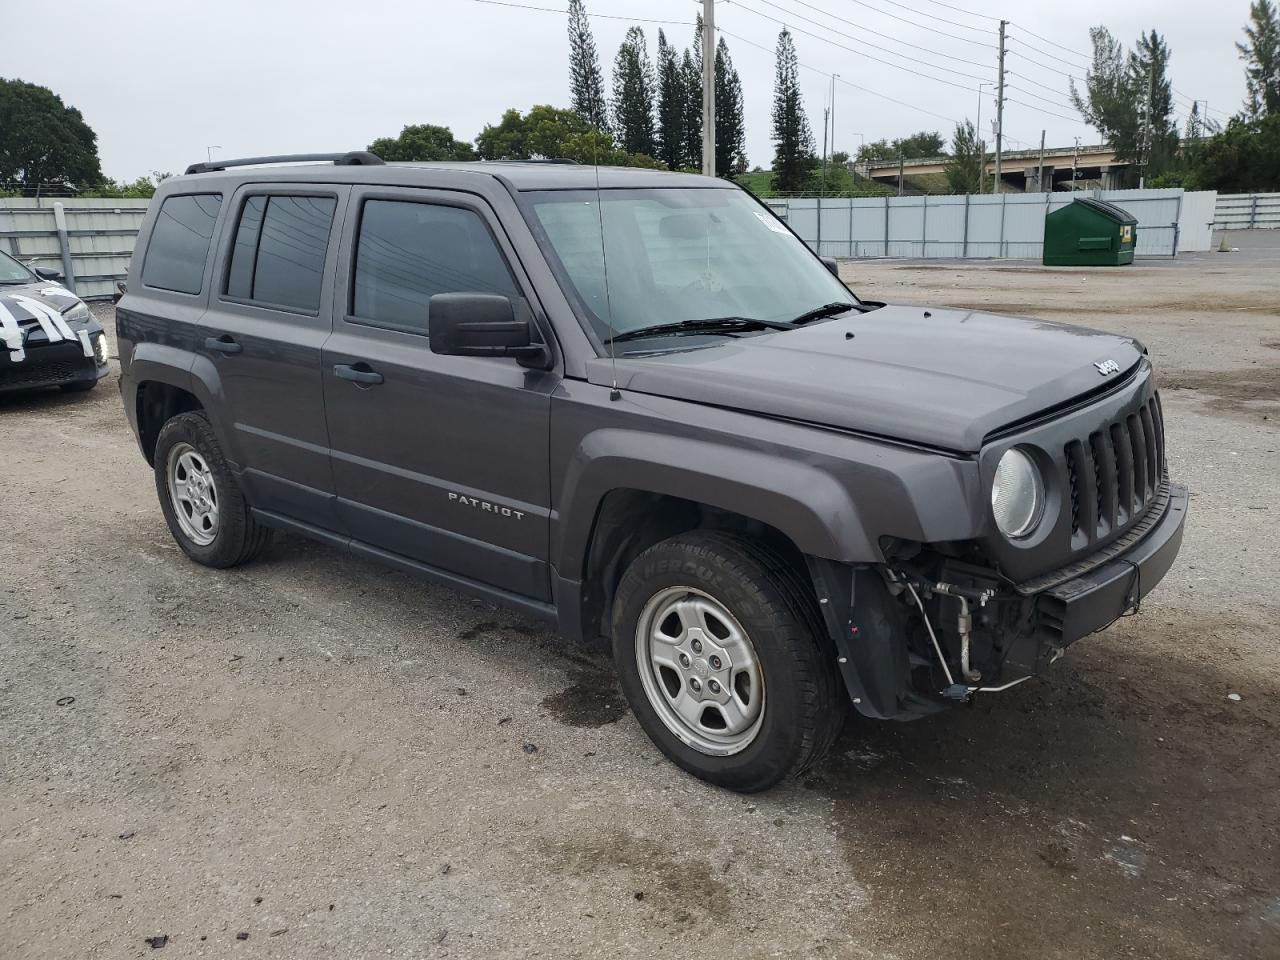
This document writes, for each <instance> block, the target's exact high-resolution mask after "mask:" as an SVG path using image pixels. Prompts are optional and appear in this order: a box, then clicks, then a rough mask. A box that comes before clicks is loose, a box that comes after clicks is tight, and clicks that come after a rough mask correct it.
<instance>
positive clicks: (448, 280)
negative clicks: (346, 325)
mask: <svg viewBox="0 0 1280 960" xmlns="http://www.w3.org/2000/svg"><path fill="white" fill-rule="evenodd" d="M353 286H354V292H353V295H352V304H351V312H352V314H353V315H354V316H355V317H356V318H357V319H358V320H360V321H362V322H364V323H369V324H372V325H374V326H379V327H391V328H393V329H396V330H405V331H408V332H410V333H426V332H427V305H428V301H430V299H431V297H432V296H433V295H435V294H437V293H497V294H501V295H502V296H505V297H513V298H514V297H517V296H519V292H518V290H517V289H516V284H515V280H514V279H512V276H511V271H510V270H509V269H508V268H507V264H506V261H505V260H504V259H503V257H502V252H501V251H500V250H499V249H498V245H497V243H496V241H495V240H494V239H493V235H492V234H490V233H489V228H488V227H487V226H485V222H484V220H482V219H481V218H480V216H479V214H477V213H475V212H474V211H472V210H466V209H463V208H461V207H447V206H443V205H440V204H431V203H416V202H413V201H402V200H368V201H366V202H365V204H364V211H363V214H362V215H361V217H360V233H359V236H358V238H357V241H356V264H355V283H354V285H353Z"/></svg>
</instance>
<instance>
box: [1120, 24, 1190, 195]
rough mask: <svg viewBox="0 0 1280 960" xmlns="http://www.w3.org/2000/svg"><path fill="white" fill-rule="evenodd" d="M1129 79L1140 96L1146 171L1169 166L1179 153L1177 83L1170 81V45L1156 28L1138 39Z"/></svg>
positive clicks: (1141, 142) (1157, 171)
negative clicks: (1176, 117) (1175, 109)
mask: <svg viewBox="0 0 1280 960" xmlns="http://www.w3.org/2000/svg"><path fill="white" fill-rule="evenodd" d="M1129 78H1130V85H1131V87H1132V89H1134V90H1136V91H1137V93H1138V95H1139V97H1140V98H1141V99H1140V101H1139V109H1138V115H1139V120H1140V128H1139V140H1138V148H1139V151H1140V154H1141V159H1142V162H1143V164H1144V171H1143V172H1144V174H1145V175H1146V176H1148V177H1151V176H1155V175H1157V174H1160V173H1162V172H1164V171H1165V170H1167V169H1169V166H1170V165H1171V164H1172V162H1173V159H1174V157H1175V156H1177V153H1178V127H1177V123H1176V121H1175V120H1174V116H1173V86H1172V84H1171V83H1170V82H1169V45H1168V44H1167V43H1165V42H1164V38H1163V37H1161V36H1160V34H1158V33H1156V32H1155V31H1154V30H1152V31H1151V32H1150V33H1146V34H1143V35H1142V36H1140V37H1139V38H1138V45H1137V47H1136V48H1135V49H1134V52H1133V53H1131V54H1130V55H1129Z"/></svg>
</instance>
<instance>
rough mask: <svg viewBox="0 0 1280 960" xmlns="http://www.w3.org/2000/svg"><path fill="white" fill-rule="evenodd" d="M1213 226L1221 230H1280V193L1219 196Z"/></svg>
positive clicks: (1227, 194)
mask: <svg viewBox="0 0 1280 960" xmlns="http://www.w3.org/2000/svg"><path fill="white" fill-rule="evenodd" d="M1213 225H1214V227H1215V228H1217V229H1219V230H1274V229H1278V228H1280V193H1226V194H1219V195H1218V202H1217V204H1216V205H1215V206H1214V209H1213Z"/></svg>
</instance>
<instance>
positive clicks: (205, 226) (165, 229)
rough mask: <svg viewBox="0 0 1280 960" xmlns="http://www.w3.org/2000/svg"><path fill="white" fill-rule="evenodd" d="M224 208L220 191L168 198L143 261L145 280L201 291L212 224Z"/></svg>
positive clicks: (149, 284) (175, 288) (155, 284)
mask: <svg viewBox="0 0 1280 960" xmlns="http://www.w3.org/2000/svg"><path fill="white" fill-rule="evenodd" d="M221 208H222V194H220V193H192V194H182V195H179V196H173V197H169V198H167V199H166V200H165V201H164V203H163V204H162V205H161V207H160V213H159V214H158V215H157V216H156V223H155V226H154V227H152V228H151V237H150V239H149V240H148V241H147V252H146V259H145V260H144V261H143V264H142V284H143V286H147V287H156V288H158V289H160V290H173V291H175V292H177V293H192V294H195V293H199V292H200V290H201V287H202V285H203V281H204V268H205V264H206V263H207V262H208V260H209V244H210V243H211V242H212V240H213V225H214V224H215V223H216V222H217V219H218V211H219V210H220V209H221Z"/></svg>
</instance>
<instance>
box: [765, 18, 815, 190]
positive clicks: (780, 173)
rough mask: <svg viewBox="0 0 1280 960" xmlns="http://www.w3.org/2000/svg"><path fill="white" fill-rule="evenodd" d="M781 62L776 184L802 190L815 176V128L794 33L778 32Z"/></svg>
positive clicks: (775, 103)
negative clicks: (809, 114)
mask: <svg viewBox="0 0 1280 960" xmlns="http://www.w3.org/2000/svg"><path fill="white" fill-rule="evenodd" d="M777 56H778V63H777V69H776V72H775V76H774V82H773V141H774V153H773V186H774V189H775V190H779V191H784V192H785V191H794V190H802V189H804V187H805V185H806V184H807V183H808V181H809V178H810V177H811V176H812V175H813V168H814V166H815V165H816V163H817V158H816V157H814V155H813V131H812V130H811V129H810V127H809V120H808V118H806V117H805V115H804V104H803V103H802V102H801V100H800V62H799V60H798V59H797V57H796V45H795V42H794V41H793V40H792V39H791V32H790V31H789V30H787V29H786V28H785V27H784V28H783V29H782V32H781V33H780V34H778V53H777Z"/></svg>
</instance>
